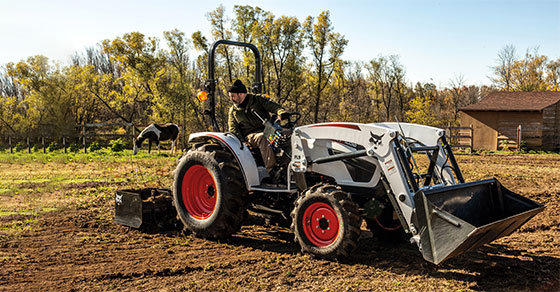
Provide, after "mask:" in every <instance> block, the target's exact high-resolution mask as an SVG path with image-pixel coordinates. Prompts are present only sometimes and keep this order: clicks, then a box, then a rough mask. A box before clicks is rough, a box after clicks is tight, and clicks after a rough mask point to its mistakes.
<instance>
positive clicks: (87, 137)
mask: <svg viewBox="0 0 560 292" xmlns="http://www.w3.org/2000/svg"><path fill="white" fill-rule="evenodd" d="M142 126H147V125H134V124H132V123H94V124H84V125H77V126H75V127H76V128H78V129H80V134H79V135H77V136H62V137H48V136H40V137H37V138H33V139H31V138H29V137H12V136H8V137H7V138H5V141H6V142H7V144H8V148H9V149H10V153H13V152H14V148H15V147H16V145H17V144H19V143H21V142H23V144H24V145H25V148H26V149H27V151H28V152H29V153H31V148H32V145H34V146H37V145H40V147H41V148H42V151H43V152H44V153H45V152H46V149H47V147H48V144H49V143H48V142H49V141H51V142H55V141H56V142H57V143H59V142H60V143H61V144H62V147H61V148H63V149H64V153H67V151H68V147H69V146H70V144H72V143H69V141H72V140H74V141H76V143H78V141H79V142H80V143H81V144H82V147H83V149H84V152H87V148H88V143H90V142H91V141H94V140H97V139H96V138H100V137H103V138H124V139H131V143H132V144H133V143H134V141H135V138H136V132H137V131H136V128H137V127H142ZM108 127H109V128H113V129H114V127H121V128H125V129H126V131H125V133H124V134H118V133H115V131H107V130H106V128H108ZM103 128H105V131H101V133H100V131H99V130H101V129H103ZM33 140H36V141H33ZM33 142H36V143H33Z"/></svg>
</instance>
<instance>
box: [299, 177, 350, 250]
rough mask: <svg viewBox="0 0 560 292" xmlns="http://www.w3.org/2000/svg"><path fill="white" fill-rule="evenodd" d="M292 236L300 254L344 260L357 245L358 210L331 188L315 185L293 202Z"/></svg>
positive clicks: (342, 193)
mask: <svg viewBox="0 0 560 292" xmlns="http://www.w3.org/2000/svg"><path fill="white" fill-rule="evenodd" d="M291 217H292V226H291V229H292V232H293V233H294V235H295V240H296V242H298V243H299V245H300V246H301V250H302V252H305V253H310V254H312V255H314V256H315V257H318V258H323V259H342V258H345V257H347V256H348V255H349V254H350V253H351V252H352V251H353V250H354V249H356V247H357V245H358V238H359V236H360V225H361V218H360V216H359V213H358V206H357V205H356V204H355V203H354V202H352V201H351V200H350V199H349V198H348V195H347V194H346V193H345V192H343V191H341V190H340V189H338V188H336V187H335V186H334V185H323V184H320V185H316V186H313V187H311V188H310V189H308V190H307V191H305V193H303V195H302V196H300V197H299V199H298V200H297V201H296V204H295V207H294V209H293V211H292V214H291Z"/></svg>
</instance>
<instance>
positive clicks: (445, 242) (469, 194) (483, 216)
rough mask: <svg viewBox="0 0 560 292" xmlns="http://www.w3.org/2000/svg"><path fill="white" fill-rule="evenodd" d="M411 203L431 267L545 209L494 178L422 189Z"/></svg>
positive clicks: (425, 255) (493, 238) (478, 244)
mask: <svg viewBox="0 0 560 292" xmlns="http://www.w3.org/2000/svg"><path fill="white" fill-rule="evenodd" d="M414 202H415V205H416V216H417V220H418V225H419V228H420V230H419V232H420V249H421V251H422V254H423V256H424V259H426V260H427V261H429V262H432V263H434V264H439V263H441V262H443V261H445V260H447V259H450V258H452V257H455V256H458V255H460V254H463V253H465V252H467V251H469V250H472V249H475V248H477V247H479V246H481V245H484V244H486V243H489V242H492V241H493V240H495V239H498V238H500V237H502V236H507V235H509V234H511V233H512V232H513V231H515V230H516V229H517V228H519V227H520V226H521V225H523V224H525V222H527V221H528V220H529V219H531V218H532V217H533V216H535V215H536V214H537V213H539V212H541V211H542V210H543V209H544V206H543V205H541V204H539V203H537V202H534V201H532V200H530V199H527V198H525V197H522V196H520V195H518V194H515V193H513V192H511V191H510V190H508V189H506V188H504V187H503V186H502V185H501V184H500V183H499V182H498V181H497V180H496V179H489V180H483V181H477V182H472V183H465V184H459V185H453V186H448V187H442V188H434V189H426V190H421V191H419V192H418V193H417V194H416V195H415V196H414Z"/></svg>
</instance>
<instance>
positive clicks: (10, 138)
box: [8, 136, 14, 153]
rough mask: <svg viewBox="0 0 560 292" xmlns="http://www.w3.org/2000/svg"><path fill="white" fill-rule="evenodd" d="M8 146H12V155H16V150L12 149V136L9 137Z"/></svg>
mask: <svg viewBox="0 0 560 292" xmlns="http://www.w3.org/2000/svg"><path fill="white" fill-rule="evenodd" d="M8 144H10V153H14V149H13V148H12V136H9V137H8Z"/></svg>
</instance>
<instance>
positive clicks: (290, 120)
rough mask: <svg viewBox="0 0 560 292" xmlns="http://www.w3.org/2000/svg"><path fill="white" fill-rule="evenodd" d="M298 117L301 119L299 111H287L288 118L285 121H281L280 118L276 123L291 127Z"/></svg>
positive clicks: (283, 126)
mask: <svg viewBox="0 0 560 292" xmlns="http://www.w3.org/2000/svg"><path fill="white" fill-rule="evenodd" d="M299 119H301V113H299V112H289V113H288V118H287V119H286V120H285V121H286V122H285V123H281V121H280V120H278V122H277V123H278V124H279V125H280V127H282V128H293V127H294V126H295V125H296V124H297V122H298V121H299Z"/></svg>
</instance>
